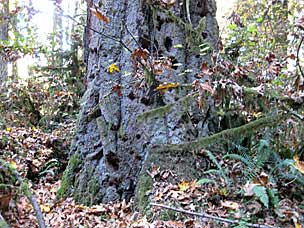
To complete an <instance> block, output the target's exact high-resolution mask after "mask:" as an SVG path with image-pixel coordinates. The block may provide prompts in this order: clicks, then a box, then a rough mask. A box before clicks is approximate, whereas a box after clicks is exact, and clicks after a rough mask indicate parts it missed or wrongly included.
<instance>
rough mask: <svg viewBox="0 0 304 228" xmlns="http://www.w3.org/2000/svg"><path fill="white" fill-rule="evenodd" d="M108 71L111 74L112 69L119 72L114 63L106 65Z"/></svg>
mask: <svg viewBox="0 0 304 228" xmlns="http://www.w3.org/2000/svg"><path fill="white" fill-rule="evenodd" d="M108 71H109V73H110V74H113V73H114V71H116V72H118V73H119V72H120V70H119V68H118V66H116V65H115V63H112V64H111V65H110V66H109V67H108Z"/></svg>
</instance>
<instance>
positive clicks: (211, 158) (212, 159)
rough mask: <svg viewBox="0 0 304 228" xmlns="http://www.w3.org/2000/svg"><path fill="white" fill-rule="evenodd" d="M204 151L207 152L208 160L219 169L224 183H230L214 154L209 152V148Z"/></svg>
mask: <svg viewBox="0 0 304 228" xmlns="http://www.w3.org/2000/svg"><path fill="white" fill-rule="evenodd" d="M206 153H207V155H208V157H209V159H210V160H211V161H212V162H213V163H214V164H215V165H216V167H217V168H218V171H219V173H220V175H221V176H222V177H223V178H224V180H225V183H226V184H227V185H230V181H229V179H228V177H227V176H226V174H225V172H224V170H223V168H222V166H221V165H220V163H219V162H218V161H217V159H216V157H215V156H214V155H213V154H212V153H211V151H209V150H206Z"/></svg>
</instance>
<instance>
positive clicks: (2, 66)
mask: <svg viewBox="0 0 304 228" xmlns="http://www.w3.org/2000/svg"><path fill="white" fill-rule="evenodd" d="M8 19H9V1H8V0H3V1H1V2H0V40H1V41H5V40H7V39H8ZM1 49H2V48H1V47H0V85H2V83H3V82H4V81H5V80H6V78H7V74H8V72H7V62H6V60H5V54H4V53H3V51H4V50H1Z"/></svg>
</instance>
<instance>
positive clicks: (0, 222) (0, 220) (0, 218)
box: [0, 213, 9, 228]
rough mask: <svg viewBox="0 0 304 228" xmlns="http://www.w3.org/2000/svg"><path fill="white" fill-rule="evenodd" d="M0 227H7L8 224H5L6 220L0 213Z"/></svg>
mask: <svg viewBox="0 0 304 228" xmlns="http://www.w3.org/2000/svg"><path fill="white" fill-rule="evenodd" d="M0 227H1V228H9V225H8V224H7V222H6V221H5V219H4V218H3V216H2V214H1V213H0Z"/></svg>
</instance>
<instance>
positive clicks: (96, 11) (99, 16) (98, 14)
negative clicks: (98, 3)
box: [90, 7, 110, 23]
mask: <svg viewBox="0 0 304 228" xmlns="http://www.w3.org/2000/svg"><path fill="white" fill-rule="evenodd" d="M90 11H91V12H92V13H93V14H94V15H95V16H96V17H97V19H99V20H101V21H103V22H105V23H109V22H110V18H108V17H106V16H105V15H103V14H102V12H101V11H100V10H99V9H97V8H96V7H95V8H90Z"/></svg>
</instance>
